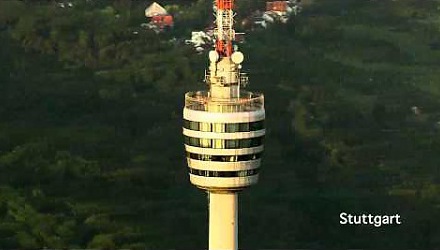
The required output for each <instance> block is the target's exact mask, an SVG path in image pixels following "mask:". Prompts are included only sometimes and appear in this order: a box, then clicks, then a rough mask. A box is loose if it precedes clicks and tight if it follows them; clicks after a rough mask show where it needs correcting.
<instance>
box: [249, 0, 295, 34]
mask: <svg viewBox="0 0 440 250" xmlns="http://www.w3.org/2000/svg"><path fill="white" fill-rule="evenodd" d="M300 4H301V0H288V1H284V0H283V1H269V2H266V9H265V11H264V12H260V11H256V12H255V13H254V14H253V15H252V16H251V19H253V24H254V25H256V26H261V27H263V28H266V27H267V25H268V24H270V23H275V22H280V23H286V22H287V21H288V20H289V18H290V17H291V16H292V15H294V16H296V15H297V14H298V13H299V12H300V11H301V5H300Z"/></svg>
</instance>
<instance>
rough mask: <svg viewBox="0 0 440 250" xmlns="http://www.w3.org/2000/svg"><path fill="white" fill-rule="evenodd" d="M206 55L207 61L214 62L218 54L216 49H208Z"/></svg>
mask: <svg viewBox="0 0 440 250" xmlns="http://www.w3.org/2000/svg"><path fill="white" fill-rule="evenodd" d="M208 56H209V61H210V62H213V63H214V62H217V61H218V58H219V55H218V53H217V51H215V50H211V51H209V54H208Z"/></svg>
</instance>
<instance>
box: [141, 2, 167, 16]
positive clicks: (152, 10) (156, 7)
mask: <svg viewBox="0 0 440 250" xmlns="http://www.w3.org/2000/svg"><path fill="white" fill-rule="evenodd" d="M167 14H168V13H167V11H166V10H165V9H164V8H163V7H162V6H160V4H158V3H156V2H154V3H152V4H151V5H150V6H149V7H148V8H146V9H145V16H146V17H152V16H157V15H167Z"/></svg>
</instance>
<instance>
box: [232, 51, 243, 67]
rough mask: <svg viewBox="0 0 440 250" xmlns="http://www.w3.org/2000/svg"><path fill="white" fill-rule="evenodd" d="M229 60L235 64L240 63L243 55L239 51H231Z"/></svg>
mask: <svg viewBox="0 0 440 250" xmlns="http://www.w3.org/2000/svg"><path fill="white" fill-rule="evenodd" d="M231 60H232V62H233V63H235V64H240V63H242V62H243V60H244V55H243V53H241V52H240V51H236V52H234V53H232V55H231Z"/></svg>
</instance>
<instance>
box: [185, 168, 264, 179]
mask: <svg viewBox="0 0 440 250" xmlns="http://www.w3.org/2000/svg"><path fill="white" fill-rule="evenodd" d="M258 170H259V169H258V168H256V169H249V170H241V171H210V170H200V169H194V168H189V173H190V174H193V175H198V176H204V177H247V176H252V175H256V174H258Z"/></svg>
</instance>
